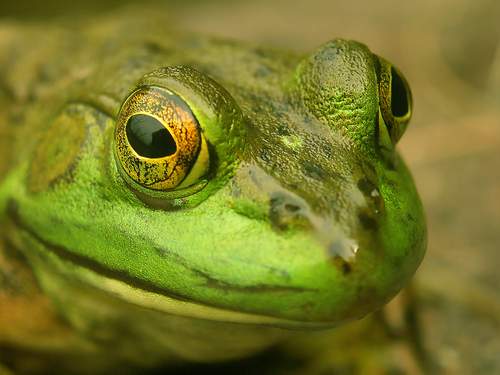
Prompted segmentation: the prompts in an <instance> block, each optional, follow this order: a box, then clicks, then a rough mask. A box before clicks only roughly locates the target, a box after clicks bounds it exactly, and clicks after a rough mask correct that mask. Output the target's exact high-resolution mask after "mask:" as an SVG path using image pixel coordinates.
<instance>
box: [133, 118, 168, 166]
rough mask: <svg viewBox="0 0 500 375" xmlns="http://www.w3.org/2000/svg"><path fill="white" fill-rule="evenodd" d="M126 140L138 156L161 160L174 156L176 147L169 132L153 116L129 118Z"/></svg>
mask: <svg viewBox="0 0 500 375" xmlns="http://www.w3.org/2000/svg"><path fill="white" fill-rule="evenodd" d="M126 132H127V139H128V141H129V143H130V145H131V146H132V148H133V149H134V150H135V152H137V153H138V154H139V155H140V156H144V157H146V158H153V159H155V158H163V157H165V156H169V155H173V154H175V151H176V150H177V145H176V144H175V140H174V138H173V137H172V135H171V134H170V132H169V131H168V130H167V129H166V128H165V127H164V126H163V125H162V123H161V122H160V121H158V120H157V119H156V118H154V117H153V116H149V115H144V114H137V115H133V116H131V117H130V118H129V119H128V121H127V126H126Z"/></svg>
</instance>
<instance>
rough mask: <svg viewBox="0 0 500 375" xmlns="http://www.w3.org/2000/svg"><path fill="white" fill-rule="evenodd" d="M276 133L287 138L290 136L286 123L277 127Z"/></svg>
mask: <svg viewBox="0 0 500 375" xmlns="http://www.w3.org/2000/svg"><path fill="white" fill-rule="evenodd" d="M276 133H277V134H278V135H279V136H289V135H290V134H291V133H290V128H289V127H288V125H287V124H286V123H281V124H280V125H278V127H277V129H276Z"/></svg>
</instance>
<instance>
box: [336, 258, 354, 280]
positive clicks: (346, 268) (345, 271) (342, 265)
mask: <svg viewBox="0 0 500 375" xmlns="http://www.w3.org/2000/svg"><path fill="white" fill-rule="evenodd" d="M332 263H333V264H334V265H335V267H337V268H338V269H339V270H340V271H341V272H342V275H344V276H347V275H349V274H350V273H351V272H352V268H353V265H352V264H351V263H350V262H348V261H346V260H345V259H343V258H342V257H340V256H338V255H337V256H335V257H334V258H333V259H332Z"/></svg>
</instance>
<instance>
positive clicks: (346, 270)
mask: <svg viewBox="0 0 500 375" xmlns="http://www.w3.org/2000/svg"><path fill="white" fill-rule="evenodd" d="M351 271H352V266H351V264H350V263H347V262H345V261H344V262H342V273H343V274H344V275H348V274H350V273H351Z"/></svg>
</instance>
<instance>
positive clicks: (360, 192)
mask: <svg viewBox="0 0 500 375" xmlns="http://www.w3.org/2000/svg"><path fill="white" fill-rule="evenodd" d="M101 18H102V19H94V20H92V21H89V20H81V21H75V23H73V24H72V25H71V28H68V27H69V25H59V24H53V25H51V24H43V25H38V24H29V25H25V24H15V23H10V24H3V25H0V66H2V70H1V73H0V105H1V107H2V108H3V110H2V111H1V112H0V150H1V160H0V178H1V180H0V220H1V222H2V224H1V232H0V235H1V237H0V240H1V241H2V242H1V243H0V246H1V247H0V348H5V350H4V352H5V353H18V355H20V354H19V353H22V354H23V355H26V356H35V357H36V355H37V354H42V356H45V362H43V361H42V362H41V363H42V364H43V363H51V362H50V361H51V360H54V358H55V360H57V361H60V359H61V358H64V359H65V360H67V361H69V362H71V359H75V358H77V359H78V360H79V361H83V362H85V364H84V365H82V368H81V369H79V370H76V369H74V368H73V369H72V370H74V371H75V372H78V371H82V372H85V370H88V369H91V370H92V371H106V369H109V368H115V369H116V368H117V367H116V366H117V363H120V365H121V366H132V367H127V368H129V369H132V368H135V367H134V366H136V367H137V368H141V367H152V366H158V365H163V364H165V363H167V364H168V363H172V361H178V360H186V359H187V360H195V361H202V362H211V361H221V360H226V359H231V358H240V357H244V356H248V355H250V354H253V353H255V352H257V351H259V350H262V349H264V348H267V347H269V346H271V345H273V344H275V343H277V342H279V341H281V340H283V339H284V338H287V337H290V336H296V335H299V333H298V332H299V331H303V330H309V329H312V328H314V329H317V328H331V327H337V326H339V325H341V324H342V323H344V322H347V321H350V320H355V319H359V318H361V317H363V316H365V315H366V314H368V313H370V312H372V311H374V310H377V309H379V308H380V307H381V306H383V305H384V304H385V303H386V302H388V301H389V300H390V299H391V298H392V297H393V296H394V295H395V294H396V293H397V292H398V291H399V290H400V289H401V288H402V287H403V286H404V285H405V284H406V283H407V282H408V280H409V279H410V277H411V276H412V275H413V273H414V272H415V270H416V268H417V267H418V265H419V263H420V261H421V259H422V257H423V254H424V251H425V246H426V243H425V239H426V234H425V220H424V216H423V211H422V206H421V203H420V200H419V198H418V195H417V192H416V190H415V186H414V184H413V181H412V178H411V176H410V173H409V172H408V170H407V168H406V166H405V164H404V162H403V160H402V159H401V158H400V157H399V155H398V154H397V152H396V151H395V146H396V142H397V141H398V140H399V138H400V137H401V136H402V135H403V132H404V130H405V128H406V126H407V124H408V121H409V119H410V116H411V110H412V108H411V94H410V92H409V88H408V87H407V84H406V81H404V77H403V76H402V74H401V73H400V72H399V71H397V69H396V68H395V67H393V66H392V65H391V64H390V63H388V62H387V61H385V60H384V59H382V58H380V57H378V56H376V55H375V54H373V53H372V52H371V51H370V50H369V49H368V48H367V47H366V46H365V45H363V44H361V43H358V42H354V41H346V40H339V39H334V40H332V41H329V42H327V43H325V44H323V45H322V46H320V47H319V48H318V49H317V50H315V51H311V52H309V53H294V52H287V51H279V50H273V49H266V48H264V47H262V46H257V45H252V44H243V43H239V42H235V41H227V40H220V39H216V38H210V37H206V36H200V35H190V34H184V33H177V32H174V31H172V30H170V29H168V27H167V26H166V25H167V24H168V22H165V20H164V19H160V18H158V16H154V15H152V14H148V15H147V16H145V17H139V16H133V17H132V16H131V14H130V13H123V14H121V15H114V16H113V17H112V18H109V19H108V18H104V17H101ZM41 30H43V32H41ZM77 31H78V32H77ZM151 87H153V88H154V87H156V88H160V89H163V90H167V91H168V92H170V93H172V94H173V95H174V96H176V97H178V98H179V100H181V101H182V102H183V103H185V104H186V105H187V106H188V107H189V109H190V110H191V111H192V115H193V116H194V118H195V119H196V121H197V123H198V125H197V126H198V128H197V129H198V131H199V136H200V138H199V140H195V141H189V142H191V143H188V142H187V141H186V142H185V143H186V144H188V145H190V146H189V147H191V149H188V150H187V151H186V155H187V156H186V157H185V158H184V159H182V160H183V161H182V162H179V163H178V164H176V165H179V168H185V169H182V170H180V172H179V173H178V176H181V177H179V178H178V180H179V182H178V183H177V182H175V183H173V182H172V181H168V180H166V183H165V184H163V185H161V184H158V185H155V188H154V189H151V188H150V187H147V186H145V185H144V180H142V179H141V178H142V177H140V176H142V175H141V173H142V172H137V173H135V174H133V175H129V174H128V173H127V171H126V169H124V167H123V164H121V162H120V160H121V159H120V157H121V156H123V153H124V152H128V151H127V150H130V149H127V147H125V146H126V139H125V138H126V137H121V138H120V137H119V136H118V135H117V134H118V133H117V132H118V130H117V129H118V128H119V125H118V124H119V123H120V121H121V118H120V114H123V113H124V112H123V111H124V109H123V108H122V111H121V110H120V108H121V106H122V104H123V103H124V102H125V101H126V99H127V98H128V97H129V95H130V94H131V93H133V92H134V90H138V89H139V88H151ZM146 91H147V90H146ZM394 98H395V99H394ZM124 106H125V104H124ZM148 108H149V107H148ZM160 109H161V108H160ZM191 121H194V120H191ZM173 124H174V125H172V126H175V121H174V122H173ZM193 124H194V123H193ZM195 128H196V125H192V126H191V128H190V129H195ZM186 139H187V138H186ZM196 139H198V138H196ZM193 142H198V143H193ZM124 145H125V146H124ZM177 147H184V146H182V143H179V144H178V145H177ZM124 150H125V151H124ZM200 155H202V156H200ZM193 160H196V162H197V163H198V162H199V163H198V164H194V161H193ZM144 163H145V164H141V165H142V166H143V167H144V168H145V169H144V170H146V171H149V169H148V168H149V164H148V163H150V161H148V160H146V161H144ZM134 165H135V164H134ZM134 165H132V167H130V168H134ZM141 168H142V167H141ZM148 173H149V172H148ZM176 173H177V172H176ZM138 176H139V177H138ZM186 176H187V177H186ZM137 179H139V180H137ZM161 186H163V187H165V186H166V187H167V188H165V189H163V190H162V187H161ZM20 356H21V357H22V355H20ZM7 357H8V355H7ZM10 357H11V358H13V357H12V356H10ZM47 358H49V359H47ZM82 358H83V359H82ZM88 358H91V360H86V359H88ZM1 359H2V358H1V357H0V360H1ZM11 362H12V361H11ZM61 363H62V362H61ZM40 366H43V365H40ZM87 367H88V368H87ZM34 368H35V370H34V371H35V372H36V369H38V367H36V366H35V367H34ZM0 370H1V368H0ZM21 372H22V371H21Z"/></svg>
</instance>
